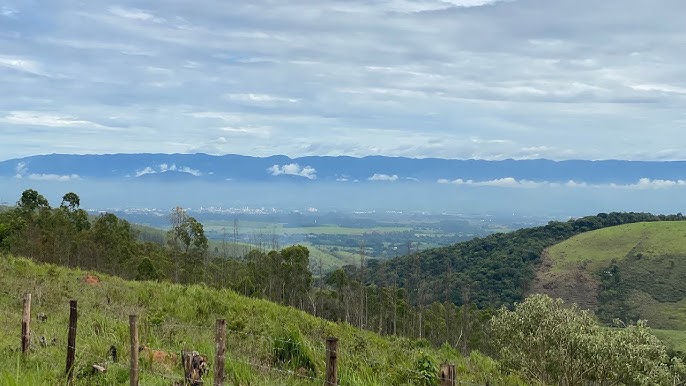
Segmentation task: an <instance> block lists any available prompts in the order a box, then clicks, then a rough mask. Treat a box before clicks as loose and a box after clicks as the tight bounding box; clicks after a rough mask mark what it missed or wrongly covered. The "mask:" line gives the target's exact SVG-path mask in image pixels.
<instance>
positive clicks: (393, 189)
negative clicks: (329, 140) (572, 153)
mask: <svg viewBox="0 0 686 386" xmlns="http://www.w3.org/2000/svg"><path fill="white" fill-rule="evenodd" d="M25 189H36V190H38V191H39V192H40V193H41V194H43V195H44V196H45V197H46V198H48V200H49V201H50V203H51V204H52V205H59V203H60V201H61V197H62V195H64V193H67V192H71V191H73V192H75V193H77V194H78V195H79V196H80V197H81V204H82V207H84V208H86V209H103V210H104V209H113V208H157V209H165V208H171V207H174V206H177V205H178V206H183V207H187V208H199V207H210V206H213V207H222V208H231V207H233V208H242V207H250V208H261V207H264V208H278V209H282V210H306V209H307V208H317V210H319V211H345V210H350V211H371V210H379V211H382V210H396V211H425V212H433V213H443V212H448V213H465V214H487V213H498V214H508V213H516V214H518V215H554V216H561V217H564V216H574V217H577V216H583V215H588V214H595V213H598V212H611V211H640V212H651V213H656V214H658V213H665V214H667V213H677V212H684V209H686V194H684V193H686V187H671V188H663V189H636V188H628V187H612V186H594V187H590V186H589V187H569V186H564V185H562V186H550V185H545V186H538V187H526V188H524V187H514V188H513V187H492V186H457V185H449V184H437V183H419V182H414V181H412V182H397V181H396V182H359V183H353V182H346V183H343V182H309V183H300V182H249V183H243V182H233V181H227V182H225V183H216V182H188V183H171V182H169V183H167V182H149V181H147V182H141V181H123V182H114V181H111V180H77V181H68V182H55V181H35V180H27V179H16V178H4V179H0V202H1V203H3V204H5V205H12V204H14V203H15V202H16V201H17V200H18V198H19V197H20V195H21V192H22V191H24V190H25Z"/></svg>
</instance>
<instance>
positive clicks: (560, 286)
mask: <svg viewBox="0 0 686 386" xmlns="http://www.w3.org/2000/svg"><path fill="white" fill-rule="evenodd" d="M553 264H554V262H553V261H552V260H551V259H550V256H549V255H548V252H547V251H544V252H543V254H542V255H541V264H540V265H539V266H538V270H537V271H536V278H535V279H534V281H533V283H532V285H531V289H530V290H529V291H528V294H536V293H542V294H547V295H549V296H551V297H553V298H560V299H562V300H564V301H565V303H568V304H572V303H576V304H577V305H578V306H579V308H581V309H584V310H586V309H590V310H596V309H597V307H598V294H599V293H600V283H599V282H598V279H596V277H595V275H594V274H593V273H591V272H588V271H586V270H585V269H584V267H583V266H582V265H579V267H575V268H571V269H567V270H564V271H553V269H552V268H553Z"/></svg>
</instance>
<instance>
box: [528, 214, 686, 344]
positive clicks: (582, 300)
mask: <svg viewBox="0 0 686 386" xmlns="http://www.w3.org/2000/svg"><path fill="white" fill-rule="evenodd" d="M684 277H686V222H684V221H672V222H650V223H635V224H625V225H619V226H615V227H609V228H604V229H600V230H595V231H592V232H586V233H582V234H580V235H577V236H574V237H572V238H570V239H568V240H566V241H563V242H561V243H558V244H556V245H554V246H552V247H550V248H548V249H547V250H546V252H545V253H544V255H543V263H542V264H541V265H540V266H539V269H538V271H537V275H536V279H535V281H534V285H533V286H532V289H531V291H530V292H532V293H536V292H540V293H547V294H549V295H551V296H555V297H561V298H562V299H564V300H565V301H567V302H574V303H577V304H579V305H580V306H581V307H583V308H589V309H592V310H594V311H595V312H596V314H597V315H598V316H599V317H600V318H601V320H603V321H605V322H608V323H609V322H611V321H612V320H613V319H615V318H619V319H621V320H623V321H633V320H637V319H646V320H648V322H649V324H650V325H651V326H652V327H655V328H659V329H665V330H671V331H665V332H663V333H661V335H662V336H663V337H664V338H668V339H669V338H670V337H671V338H672V339H669V340H670V341H672V342H675V341H676V342H681V345H683V344H684V337H686V281H684ZM658 334H660V333H658ZM679 347H682V346H679ZM682 348H686V347H682Z"/></svg>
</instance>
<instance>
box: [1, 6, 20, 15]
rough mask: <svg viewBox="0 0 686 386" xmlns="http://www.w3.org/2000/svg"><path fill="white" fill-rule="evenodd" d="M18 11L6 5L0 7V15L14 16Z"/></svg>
mask: <svg viewBox="0 0 686 386" xmlns="http://www.w3.org/2000/svg"><path fill="white" fill-rule="evenodd" d="M18 13H19V11H17V10H16V9H14V8H10V7H7V6H2V7H0V16H5V17H15V16H16V15H17V14H18Z"/></svg>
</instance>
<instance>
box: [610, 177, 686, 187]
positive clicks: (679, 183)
mask: <svg viewBox="0 0 686 386" xmlns="http://www.w3.org/2000/svg"><path fill="white" fill-rule="evenodd" d="M613 186H617V185H613ZM619 186H620V187H622V185H619ZM626 186H627V187H630V188H634V189H667V188H674V187H683V186H686V180H660V179H656V180H652V179H650V178H641V179H640V180H638V182H637V183H635V184H633V185H626Z"/></svg>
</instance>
